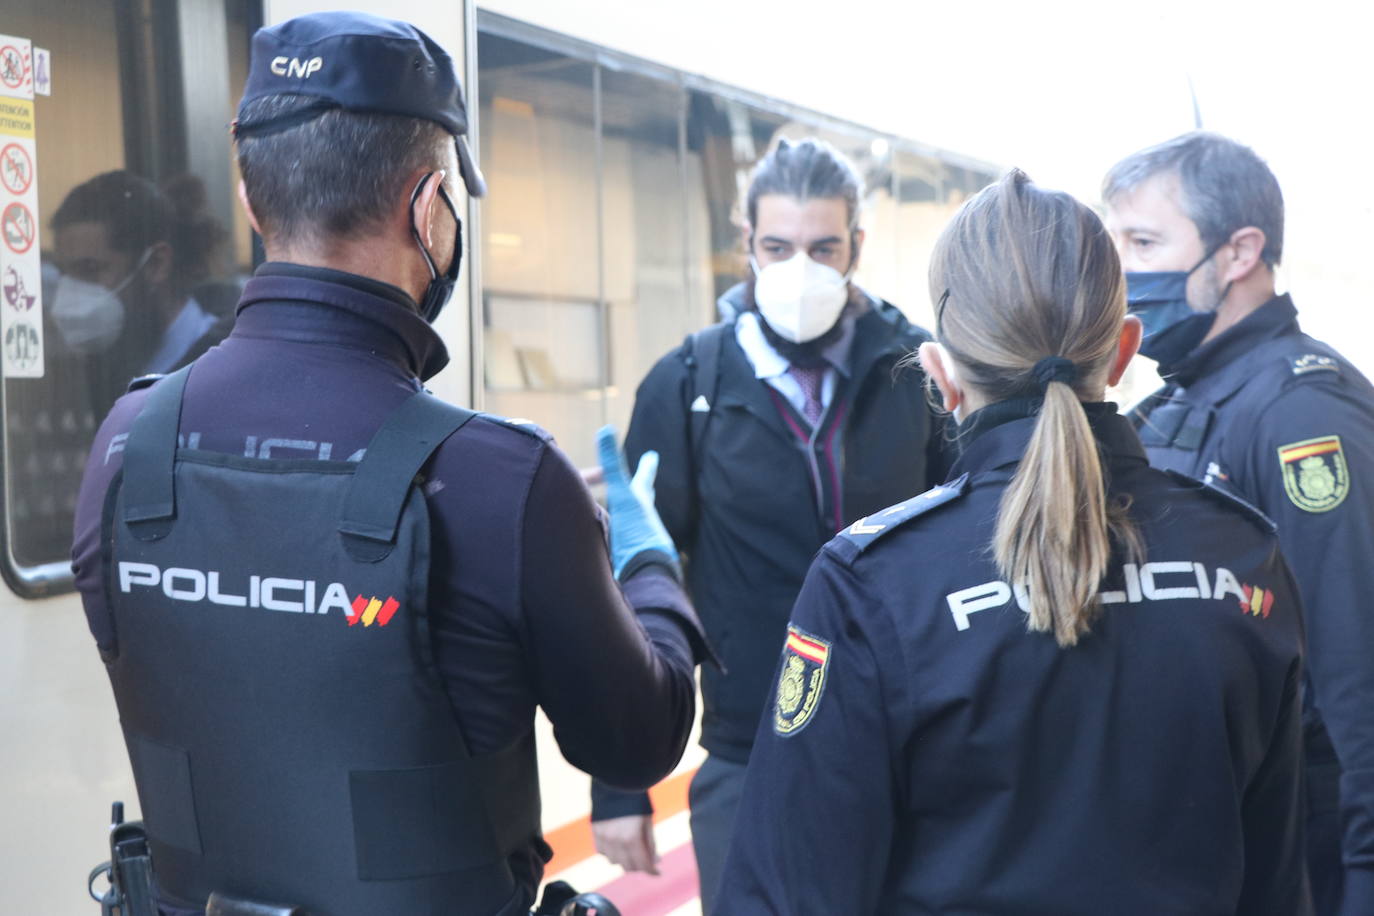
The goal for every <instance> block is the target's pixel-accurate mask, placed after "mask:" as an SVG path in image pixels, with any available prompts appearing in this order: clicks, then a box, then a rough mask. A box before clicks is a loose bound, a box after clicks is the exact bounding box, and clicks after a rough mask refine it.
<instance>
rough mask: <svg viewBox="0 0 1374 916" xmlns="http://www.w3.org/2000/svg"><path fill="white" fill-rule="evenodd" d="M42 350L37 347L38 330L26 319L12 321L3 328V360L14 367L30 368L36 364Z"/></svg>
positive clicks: (20, 368)
mask: <svg viewBox="0 0 1374 916" xmlns="http://www.w3.org/2000/svg"><path fill="white" fill-rule="evenodd" d="M42 355H43V351H42V350H41V349H40V348H39V339H38V331H36V330H35V329H34V327H33V325H31V324H29V323H28V322H27V321H16V322H12V323H11V324H10V326H9V327H8V328H7V329H6V330H5V360H6V362H8V363H9V364H10V365H12V366H14V367H15V368H16V369H19V370H24V369H30V368H33V367H34V366H36V365H38V360H39V357H41V356H42Z"/></svg>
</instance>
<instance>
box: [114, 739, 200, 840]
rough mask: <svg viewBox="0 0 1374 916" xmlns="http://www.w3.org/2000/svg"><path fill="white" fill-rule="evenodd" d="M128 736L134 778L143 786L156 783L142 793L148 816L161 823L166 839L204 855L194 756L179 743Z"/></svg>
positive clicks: (160, 831) (144, 814)
mask: <svg viewBox="0 0 1374 916" xmlns="http://www.w3.org/2000/svg"><path fill="white" fill-rule="evenodd" d="M124 738H125V741H126V743H127V744H128V747H129V763H130V765H131V766H132V767H133V771H134V781H135V782H136V783H137V784H138V786H139V787H140V788H141V787H143V786H149V787H154V786H155V787H156V791H149V792H147V793H144V794H140V796H139V807H140V808H141V809H142V811H143V817H144V820H145V821H146V822H148V823H156V824H157V825H158V836H159V838H160V839H161V840H162V842H164V843H166V844H168V845H169V846H175V847H176V848H178V849H184V850H186V851H187V852H189V853H192V854H194V855H200V827H199V824H198V822H197V821H196V799H195V795H194V794H193V793H192V791H191V758H190V757H189V756H187V754H186V751H185V750H183V749H181V748H179V747H170V746H168V745H165V744H159V743H158V742H156V741H150V740H148V739H147V738H144V737H143V736H142V735H138V734H134V733H132V732H128V733H126V734H125V736H124Z"/></svg>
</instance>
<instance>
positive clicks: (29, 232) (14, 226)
mask: <svg viewBox="0 0 1374 916" xmlns="http://www.w3.org/2000/svg"><path fill="white" fill-rule="evenodd" d="M37 228H38V227H37V224H36V223H35V222H34V218H33V214H32V213H30V212H29V208H28V207H26V206H24V205H23V204H21V203H18V202H15V203H12V204H10V205H9V206H8V207H6V208H5V212H4V213H3V214H0V236H4V238H5V244H6V245H7V246H8V247H9V249H10V251H13V252H14V253H15V254H23V253H24V252H26V251H28V250H29V249H30V248H31V247H33V239H34V236H35V235H37V234H38V233H37V231H36V230H37Z"/></svg>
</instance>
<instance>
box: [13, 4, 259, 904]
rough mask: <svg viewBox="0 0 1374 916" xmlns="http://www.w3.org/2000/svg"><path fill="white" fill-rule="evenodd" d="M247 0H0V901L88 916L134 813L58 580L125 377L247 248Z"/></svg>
mask: <svg viewBox="0 0 1374 916" xmlns="http://www.w3.org/2000/svg"><path fill="white" fill-rule="evenodd" d="M261 15H262V9H261V4H260V3H259V2H256V0H114V2H109V0H9V2H7V3H6V4H5V8H4V12H3V13H0V370H2V373H0V374H2V375H3V379H2V380H0V395H3V397H2V398H0V413H2V414H3V422H2V423H0V459H2V460H0V486H2V488H3V489H2V490H0V510H3V520H2V521H3V524H2V525H0V541H2V542H3V543H0V572H2V573H3V577H4V580H5V583H6V584H7V585H8V589H6V590H4V594H3V597H0V615H3V617H4V631H5V638H4V640H3V641H0V645H3V646H4V649H3V650H2V651H3V653H4V660H3V662H0V733H2V734H3V736H4V737H3V739H2V740H0V767H3V770H4V772H5V774H6V792H5V812H6V820H7V824H8V828H7V829H6V830H5V831H4V838H3V839H0V860H3V861H4V862H5V867H4V869H3V871H4V874H5V878H4V885H3V887H0V897H2V898H3V899H4V900H5V902H6V905H7V908H8V909H10V910H12V911H14V912H24V913H57V914H66V913H73V914H78V913H87V912H91V911H92V910H93V908H94V907H95V904H93V903H92V902H91V901H89V900H88V899H85V891H84V888H83V879H84V877H85V873H86V871H87V870H88V869H89V868H90V866H91V865H93V864H94V863H95V862H96V861H98V860H99V859H101V858H103V857H104V855H105V850H104V831H103V826H104V823H105V821H106V819H107V817H108V812H109V804H110V802H111V800H113V799H115V798H122V799H124V800H125V801H126V802H128V803H129V806H130V812H131V814H135V815H136V811H137V805H136V801H137V800H136V798H135V797H134V792H133V786H132V782H131V780H130V777H129V770H128V763H127V760H126V757H125V751H124V746H123V741H122V739H121V737H120V733H119V728H118V723H117V721H116V717H115V711H114V705H113V703H112V701H111V698H110V690H109V686H108V683H107V681H106V678H105V675H104V672H103V670H102V666H101V664H100V661H99V658H98V656H97V655H96V652H95V650H94V644H93V642H92V640H91V637H90V635H89V633H88V632H87V630H86V625H85V620H84V617H83V615H82V612H81V606H80V603H79V601H77V599H76V598H75V596H74V595H72V594H71V572H70V560H69V557H70V543H71V526H72V514H73V510H74V507H75V503H76V493H77V487H78V484H79V480H80V476H81V472H82V469H83V467H84V465H85V462H86V459H87V451H88V449H89V444H90V441H91V438H92V436H93V434H94V432H95V429H96V426H97V425H98V424H99V422H100V420H101V418H102V417H103V415H104V413H105V412H106V411H107V410H108V408H109V406H110V404H111V403H113V401H114V400H115V398H116V397H118V396H119V394H120V393H121V392H122V391H123V389H124V387H125V386H126V385H127V383H128V380H129V379H130V378H132V377H134V376H137V375H140V374H143V373H146V372H161V371H167V370H169V369H171V368H174V367H175V366H177V365H180V364H183V363H184V362H185V361H187V360H188V359H190V358H192V357H194V356H195V355H196V354H197V353H198V352H200V351H202V350H204V349H205V348H207V347H208V346H210V345H212V344H213V343H214V342H215V341H216V340H218V339H219V338H221V337H222V336H223V335H224V334H225V333H227V331H228V329H229V327H230V325H231V324H232V321H233V312H234V305H235V302H236V300H237V298H238V291H239V288H240V286H241V284H242V282H243V281H244V279H245V277H246V276H247V275H248V274H249V273H250V272H251V270H252V267H253V262H254V250H253V240H252V235H251V233H250V231H249V229H248V227H247V225H246V222H245V221H244V219H243V217H242V216H241V215H240V213H239V212H238V207H237V204H236V202H235V193H234V188H235V184H236V182H237V176H236V174H235V172H234V164H233V162H232V156H231V148H230V143H229V138H228V133H227V128H228V125H229V122H230V120H231V119H232V117H233V106H234V104H235V102H236V99H237V93H238V91H239V90H238V87H241V86H242V84H243V80H244V76H245V71H246V67H247V59H248V42H249V36H250V35H251V33H252V30H253V29H254V28H256V26H257V25H258V24H259V23H260V20H261Z"/></svg>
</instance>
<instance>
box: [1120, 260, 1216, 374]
mask: <svg viewBox="0 0 1374 916" xmlns="http://www.w3.org/2000/svg"><path fill="white" fill-rule="evenodd" d="M1221 248H1222V246H1221V245H1218V246H1217V247H1216V248H1213V249H1212V250H1211V251H1209V252H1208V253H1207V254H1206V255H1204V256H1203V258H1202V260H1201V261H1198V262H1197V263H1196V264H1194V265H1193V268H1192V270H1159V271H1128V272H1127V273H1126V305H1127V308H1128V310H1129V311H1130V313H1131V314H1132V315H1136V316H1138V317H1139V318H1140V323H1141V324H1142V325H1143V326H1144V331H1145V339H1144V340H1143V341H1142V342H1141V344H1140V355H1141V356H1146V357H1149V358H1150V359H1152V360H1154V361H1155V362H1157V363H1159V364H1160V365H1161V366H1170V365H1173V364H1174V363H1176V362H1178V361H1179V360H1181V359H1183V357H1185V356H1187V355H1188V354H1189V353H1191V352H1193V350H1195V349H1196V348H1197V346H1198V345H1199V344H1201V343H1202V341H1203V338H1205V337H1206V336H1207V332H1209V331H1211V330H1212V325H1214V324H1216V321H1217V313H1216V310H1215V308H1214V309H1213V310H1212V311H1207V312H1199V311H1195V310H1194V309H1193V307H1192V306H1190V305H1189V304H1188V298H1187V290H1188V278H1189V277H1191V276H1192V275H1193V273H1194V272H1195V271H1196V270H1197V269H1198V268H1199V267H1201V266H1202V265H1203V264H1206V263H1207V262H1208V261H1210V260H1211V259H1212V256H1213V255H1215V254H1216V253H1217V252H1218V251H1220V250H1221ZM1229 290H1230V284H1227V287H1226V289H1225V290H1222V293H1221V298H1220V299H1219V300H1218V302H1217V304H1218V305H1220V304H1221V301H1222V300H1225V298H1226V293H1227V291H1229Z"/></svg>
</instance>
